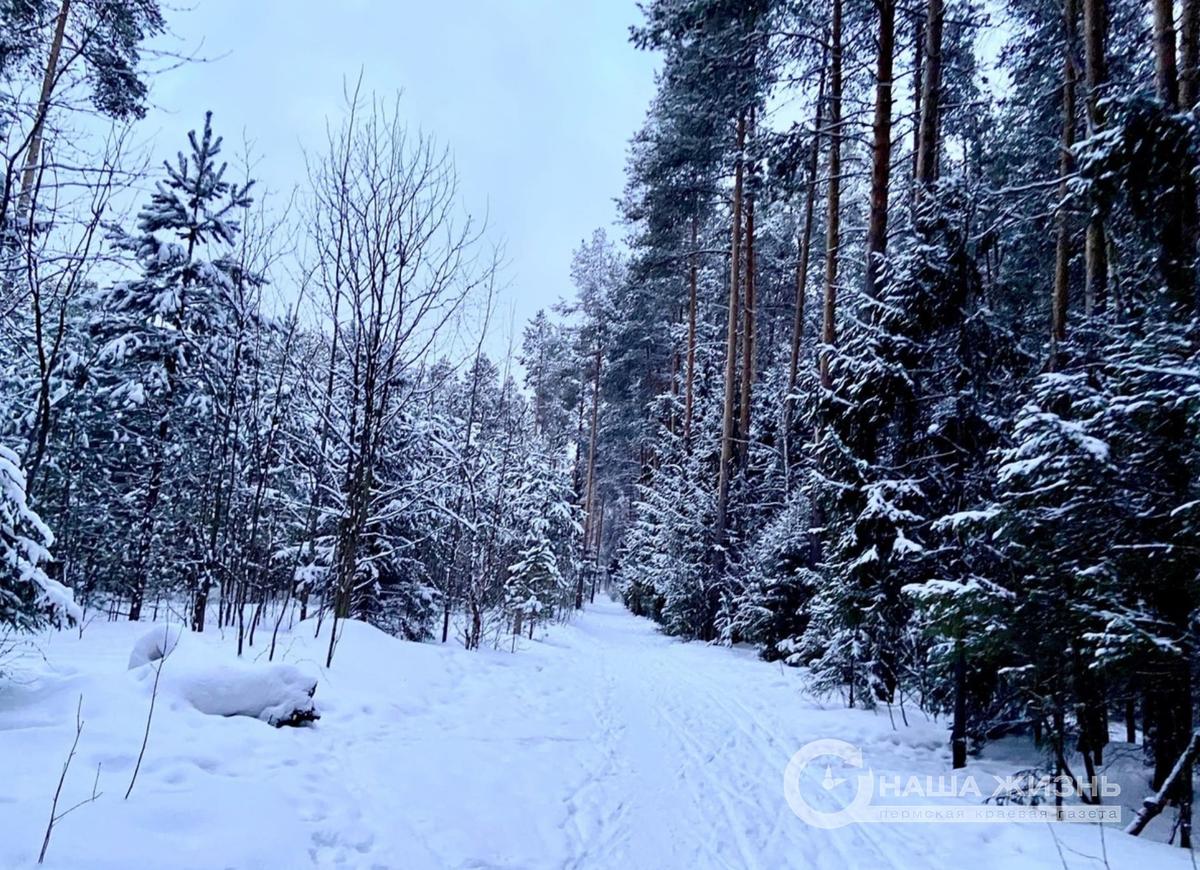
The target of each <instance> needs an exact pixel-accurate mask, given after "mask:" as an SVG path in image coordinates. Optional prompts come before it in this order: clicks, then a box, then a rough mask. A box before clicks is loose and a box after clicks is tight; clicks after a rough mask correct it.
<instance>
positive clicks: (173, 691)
mask: <svg viewBox="0 0 1200 870" xmlns="http://www.w3.org/2000/svg"><path fill="white" fill-rule="evenodd" d="M210 653H211V650H208V649H206V648H205V647H203V646H202V645H200V644H195V643H193V642H189V641H185V639H184V632H183V628H182V627H181V626H179V625H160V626H155V627H154V628H153V629H152V630H151V631H149V632H147V633H146V634H144V635H142V637H141V638H139V639H138V641H137V643H135V644H134V646H133V651H132V652H131V653H130V654H129V669H130V670H138V669H141V671H142V672H141V673H139V674H138V675H137V678H138V679H139V680H141V681H143V682H153V681H154V680H155V679H156V678H157V680H158V682H159V691H161V692H163V693H164V694H168V695H172V696H175V697H177V698H179V699H181V700H183V701H184V702H185V703H187V704H188V705H189V706H191V707H193V708H195V709H196V710H198V711H199V712H201V713H205V714H207V715H210V716H248V717H250V718H252V719H259V720H261V721H263V722H267V723H268V724H271V725H274V726H275V727H277V728H278V727H282V726H284V725H300V724H303V723H305V722H312V721H314V720H316V719H319V718H320V714H319V713H318V712H317V707H316V702H315V701H313V695H314V694H315V693H316V691H317V680H316V678H315V677H312V676H309V675H307V674H305V673H304V672H303V671H301V670H300V669H299V668H296V667H294V666H292V665H283V664H257V663H256V664H250V663H247V662H237V661H235V662H214V661H213V660H212V657H211V655H210ZM156 662H157V664H155V663H156Z"/></svg>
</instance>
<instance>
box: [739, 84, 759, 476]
mask: <svg viewBox="0 0 1200 870" xmlns="http://www.w3.org/2000/svg"><path fill="white" fill-rule="evenodd" d="M754 121H755V118H754V109H753V107H752V108H751V109H750V125H749V130H750V135H751V136H753V134H754ZM756 172H757V166H751V168H750V191H749V193H748V194H747V196H746V240H745V245H746V292H745V293H744V294H743V295H742V385H741V389H740V390H739V398H740V399H741V412H740V413H739V414H738V441H737V444H738V457H739V462H738V464H739V465H740V466H741V467H743V468H744V467H745V466H746V463H747V462H748V460H749V457H750V406H751V401H752V395H751V394H752V392H753V389H754V306H755V297H754V289H755V288H754V179H755V176H756Z"/></svg>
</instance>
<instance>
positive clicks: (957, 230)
mask: <svg viewBox="0 0 1200 870" xmlns="http://www.w3.org/2000/svg"><path fill="white" fill-rule="evenodd" d="M1152 5H1153V8H1152V9H1149V10H1148V9H1147V8H1146V7H1145V4H1143V3H1141V2H1134V0H1107V2H1106V0H1079V2H1077V0H1019V2H1013V3H1008V4H1005V5H1004V8H1003V9H1001V8H999V7H996V6H994V5H988V4H983V3H976V2H969V0H950V2H943V0H923V2H921V3H911V4H900V3H897V2H895V0H871V2H867V0H822V2H805V0H655V2H649V3H647V4H645V5H644V10H643V11H644V20H643V21H642V22H641V23H640V24H638V25H637V26H636V27H634V28H633V31H632V38H633V40H634V42H635V43H636V44H637V45H639V46H642V47H644V48H647V49H650V50H654V51H656V52H658V53H659V54H660V55H661V58H662V66H661V71H660V74H659V78H658V91H657V95H656V97H655V99H654V101H653V104H652V105H651V107H650V110H649V113H648V115H647V118H646V122H645V125H644V127H643V128H642V130H641V131H640V132H639V133H638V134H637V135H636V137H635V138H634V139H633V141H632V144H631V150H630V159H629V165H628V182H627V186H626V190H625V194H624V197H623V210H624V214H625V217H626V220H627V222H628V226H629V232H630V235H629V245H630V253H629V261H628V264H627V267H626V270H625V275H624V277H623V279H622V280H621V281H620V282H619V284H617V285H616V286H615V287H614V288H613V289H612V290H611V292H610V293H609V295H608V296H607V298H606V299H605V300H600V301H595V300H589V301H588V302H587V307H589V308H590V309H594V310H596V311H597V312H599V313H597V314H596V315H595V317H594V323H595V324H596V327H595V330H594V341H595V346H594V347H595V350H594V353H595V359H594V362H593V363H592V370H593V372H594V375H595V382H596V384H597V392H598V395H599V397H600V402H599V415H598V416H599V423H598V427H597V428H598V436H597V448H596V455H597V456H598V460H597V463H596V467H597V472H596V475H595V477H596V483H595V486H594V490H595V491H594V492H593V493H592V494H590V495H589V496H588V498H587V499H586V500H585V502H584V504H585V507H587V509H588V510H587V514H588V521H587V522H588V525H589V527H590V528H591V529H593V530H595V532H594V534H595V537H596V538H597V540H596V541H595V543H594V545H593V546H595V547H597V548H598V556H599V559H600V562H601V563H602V564H603V565H604V566H605V567H607V568H609V569H610V570H612V571H614V572H615V575H616V577H617V578H618V580H619V582H620V588H621V589H622V590H623V594H624V596H625V600H626V602H627V603H628V604H629V606H630V607H631V608H633V609H634V610H635V611H636V612H639V613H643V614H647V615H649V616H652V617H653V618H654V619H656V620H658V621H659V622H661V623H662V625H663V626H664V628H665V630H667V631H668V632H671V633H673V634H678V635H682V636H684V637H693V638H699V639H704V640H720V641H724V642H750V643H754V644H757V645H759V647H760V648H761V649H762V651H763V654H764V656H766V657H768V658H780V659H783V660H785V661H786V662H788V663H790V664H795V665H803V666H806V667H808V668H809V669H810V670H811V672H812V676H813V679H814V681H815V684H816V686H817V687H818V688H820V689H823V690H826V691H830V692H841V693H843V697H844V698H845V699H846V701H847V703H849V704H853V705H863V706H872V705H886V706H888V707H889V708H890V709H893V710H895V708H900V712H902V711H903V708H904V705H906V704H908V705H920V706H921V707H923V708H924V709H926V710H932V711H938V712H944V713H946V714H947V715H948V716H949V717H950V718H951V720H952V722H953V730H952V735H951V736H952V747H953V759H954V763H955V764H956V765H958V766H961V765H963V764H965V763H966V760H967V756H968V753H969V752H970V751H971V750H972V749H973V748H976V747H979V746H980V745H982V743H983V742H985V741H986V740H988V739H989V738H992V737H995V736H998V735H1001V734H1003V733H1008V732H1011V731H1013V730H1025V731H1028V732H1032V733H1033V734H1035V736H1036V737H1037V739H1038V740H1039V741H1041V743H1042V745H1043V746H1045V747H1046V750H1047V753H1048V756H1049V758H1050V763H1051V765H1052V766H1054V767H1056V768H1057V769H1058V770H1059V771H1061V772H1063V773H1064V774H1065V775H1068V776H1075V777H1077V778H1078V779H1080V780H1082V781H1084V782H1085V783H1086V781H1087V780H1088V779H1090V777H1091V776H1092V775H1093V774H1094V773H1095V771H1096V769H1097V768H1098V767H1099V765H1100V764H1102V761H1103V754H1104V750H1105V746H1106V744H1107V743H1108V742H1109V733H1110V728H1113V727H1123V729H1124V732H1125V734H1126V737H1127V739H1128V740H1129V741H1130V742H1136V741H1141V742H1143V745H1144V746H1145V751H1146V754H1147V758H1148V760H1149V761H1150V762H1151V763H1152V764H1153V766H1154V772H1153V780H1154V784H1155V787H1157V786H1159V785H1160V784H1162V783H1163V782H1164V780H1165V779H1166V777H1167V776H1168V774H1169V772H1170V771H1171V769H1172V767H1173V766H1174V765H1175V764H1176V762H1177V760H1179V759H1180V758H1181V757H1183V756H1184V754H1185V749H1186V748H1187V747H1188V744H1189V739H1190V736H1191V732H1192V727H1193V720H1194V710H1195V699H1194V691H1193V684H1194V680H1195V670H1196V664H1197V656H1196V652H1195V651H1196V634H1195V627H1196V625H1197V616H1200V612H1198V610H1197V606H1198V603H1200V599H1198V593H1200V588H1198V572H1200V477H1198V474H1197V472H1198V471H1200V358H1198V356H1197V337H1198V333H1197V321H1196V316H1197V310H1196V306H1197V290H1198V284H1197V280H1196V274H1195V266H1196V264H1195V258H1196V239H1197V232H1198V229H1197V228H1198V224H1197V214H1196V187H1195V185H1196V182H1195V173H1196V169H1197V123H1196V114H1195V108H1194V107H1195V102H1196V100H1197V97H1198V94H1197V86H1198V82H1197V77H1198V75H1200V3H1197V2H1195V0H1183V2H1182V3H1179V4H1176V5H1172V3H1171V2H1169V0H1164V2H1155V3H1154V4H1152ZM1151 13H1152V14H1151ZM897 718H899V716H898V715H897ZM1075 751H1078V753H1079V755H1080V756H1081V757H1082V768H1083V769H1078V770H1074V771H1072V770H1071V764H1070V761H1071V759H1070V757H1069V756H1071V757H1074V752H1075ZM1076 766H1078V763H1076ZM1184 770H1185V775H1184V776H1183V777H1181V778H1179V779H1177V780H1176V781H1175V782H1174V783H1173V785H1172V786H1171V797H1172V798H1173V799H1174V800H1175V801H1176V802H1177V803H1178V804H1180V806H1181V823H1180V825H1181V834H1180V839H1181V841H1182V842H1183V843H1184V844H1185V845H1186V844H1187V843H1188V841H1189V838H1190V832H1189V831H1190V829H1189V825H1190V821H1189V819H1190V795H1191V785H1190V779H1191V776H1190V762H1189V763H1188V764H1187V765H1185V767H1184ZM1085 791H1086V785H1085ZM1096 799H1098V797H1097V798H1096Z"/></svg>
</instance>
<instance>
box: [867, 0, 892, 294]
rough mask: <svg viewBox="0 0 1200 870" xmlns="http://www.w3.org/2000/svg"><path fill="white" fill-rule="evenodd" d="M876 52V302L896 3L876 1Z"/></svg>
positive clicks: (870, 264)
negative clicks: (877, 14) (877, 43)
mask: <svg viewBox="0 0 1200 870" xmlns="http://www.w3.org/2000/svg"><path fill="white" fill-rule="evenodd" d="M878 5H879V52H878V54H877V56H876V61H875V123H874V125H873V130H874V141H873V144H872V148H871V207H870V217H869V219H868V222H867V264H866V265H867V269H866V274H867V293H868V295H870V296H871V298H872V299H877V298H878V297H879V294H880V292H881V290H882V289H883V288H882V280H881V277H880V272H881V270H882V268H883V260H884V257H885V255H886V253H887V225H888V185H889V183H890V177H891V172H892V78H893V76H892V65H893V54H894V52H895V39H896V0H878Z"/></svg>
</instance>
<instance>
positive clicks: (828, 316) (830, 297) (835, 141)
mask: <svg viewBox="0 0 1200 870" xmlns="http://www.w3.org/2000/svg"><path fill="white" fill-rule="evenodd" d="M932 2H937V0H932ZM829 38H830V50H831V55H830V63H829V199H828V214H827V216H826V235H825V300H824V306H823V310H822V318H821V323H822V326H821V342H822V344H824V345H825V349H824V350H823V351H822V352H821V386H822V387H824V388H825V389H827V390H828V389H829V388H830V387H831V386H833V380H832V378H831V377H830V371H829V367H830V363H831V360H830V355H831V353H832V348H833V346H834V343H835V342H836V341H837V327H836V325H835V323H834V317H835V315H836V312H837V280H838V247H839V246H840V244H841V219H842V210H841V191H842V180H841V173H842V0H833V16H832V23H831V25H830V34H829Z"/></svg>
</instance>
